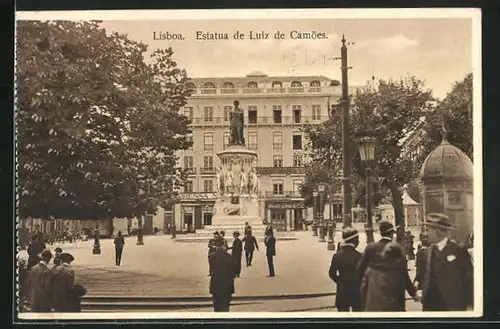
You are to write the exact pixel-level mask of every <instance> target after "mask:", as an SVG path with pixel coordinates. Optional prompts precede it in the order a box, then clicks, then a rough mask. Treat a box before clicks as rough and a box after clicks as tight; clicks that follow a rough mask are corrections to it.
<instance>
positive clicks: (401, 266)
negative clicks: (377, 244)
mask: <svg viewBox="0 0 500 329" xmlns="http://www.w3.org/2000/svg"><path fill="white" fill-rule="evenodd" d="M405 291H408V293H409V294H410V296H412V297H413V298H414V299H415V300H418V298H417V296H416V290H415V288H414V287H413V283H412V282H411V279H410V277H409V276H408V270H407V268H406V257H405V251H404V247H403V246H401V245H400V244H399V243H396V242H392V241H391V242H388V243H386V244H385V245H384V248H383V250H382V253H381V254H380V262H372V263H370V264H369V265H368V268H367V269H366V272H365V274H364V276H363V279H362V281H361V300H362V309H363V311H366V312H404V311H405V310H406V300H405Z"/></svg>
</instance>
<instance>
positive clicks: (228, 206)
mask: <svg viewBox="0 0 500 329" xmlns="http://www.w3.org/2000/svg"><path fill="white" fill-rule="evenodd" d="M217 155H218V157H219V159H220V162H221V167H220V169H219V171H218V173H217V188H218V190H219V191H218V193H220V196H219V197H218V198H217V200H216V201H215V204H214V213H213V217H212V225H206V226H205V227H204V228H203V229H197V230H196V233H194V234H187V235H186V236H177V238H176V242H196V241H199V242H201V241H208V240H210V239H211V238H212V237H213V233H214V232H215V231H219V232H220V231H225V233H226V239H227V240H229V241H231V240H232V237H233V232H234V231H238V232H240V237H243V235H244V232H245V223H248V224H249V225H250V226H251V227H252V234H253V235H254V236H255V237H256V238H257V239H258V240H260V241H263V240H264V231H265V228H266V225H264V224H263V223H262V218H261V215H260V209H259V198H258V193H259V187H260V184H259V181H258V176H257V171H256V167H257V153H256V152H255V151H253V150H249V149H248V148H247V147H246V146H245V145H229V146H228V147H227V148H226V149H225V150H224V151H222V152H219V153H218V154H217ZM276 239H278V240H285V239H288V240H294V239H296V237H295V235H294V233H293V232H278V234H276Z"/></svg>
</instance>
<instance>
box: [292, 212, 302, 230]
mask: <svg viewBox="0 0 500 329" xmlns="http://www.w3.org/2000/svg"><path fill="white" fill-rule="evenodd" d="M302 220H303V217H302V209H294V210H293V226H294V229H295V231H302Z"/></svg>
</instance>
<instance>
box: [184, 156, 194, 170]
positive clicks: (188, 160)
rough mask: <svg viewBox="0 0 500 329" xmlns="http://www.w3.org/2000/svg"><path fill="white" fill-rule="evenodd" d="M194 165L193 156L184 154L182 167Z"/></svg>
mask: <svg viewBox="0 0 500 329" xmlns="http://www.w3.org/2000/svg"><path fill="white" fill-rule="evenodd" d="M193 167H194V157H193V156H192V155H186V156H184V168H193Z"/></svg>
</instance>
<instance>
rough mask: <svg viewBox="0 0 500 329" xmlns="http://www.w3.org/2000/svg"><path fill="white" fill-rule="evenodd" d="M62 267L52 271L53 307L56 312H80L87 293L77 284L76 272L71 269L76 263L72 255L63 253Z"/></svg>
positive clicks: (51, 295) (51, 294) (61, 256)
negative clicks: (81, 303) (82, 298)
mask: <svg viewBox="0 0 500 329" xmlns="http://www.w3.org/2000/svg"><path fill="white" fill-rule="evenodd" d="M59 258H60V259H61V265H59V266H56V267H54V268H53V269H52V271H51V289H50V290H51V293H50V297H51V307H52V310H53V311H54V312H79V311H80V310H81V306H80V299H81V297H82V296H83V295H84V294H85V293H86V290H85V288H84V287H83V286H81V285H77V284H76V283H75V271H74V270H73V268H72V267H71V265H70V264H71V263H72V262H73V261H74V259H75V258H74V257H73V255H71V254H70V253H62V254H61V255H60V256H59Z"/></svg>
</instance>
